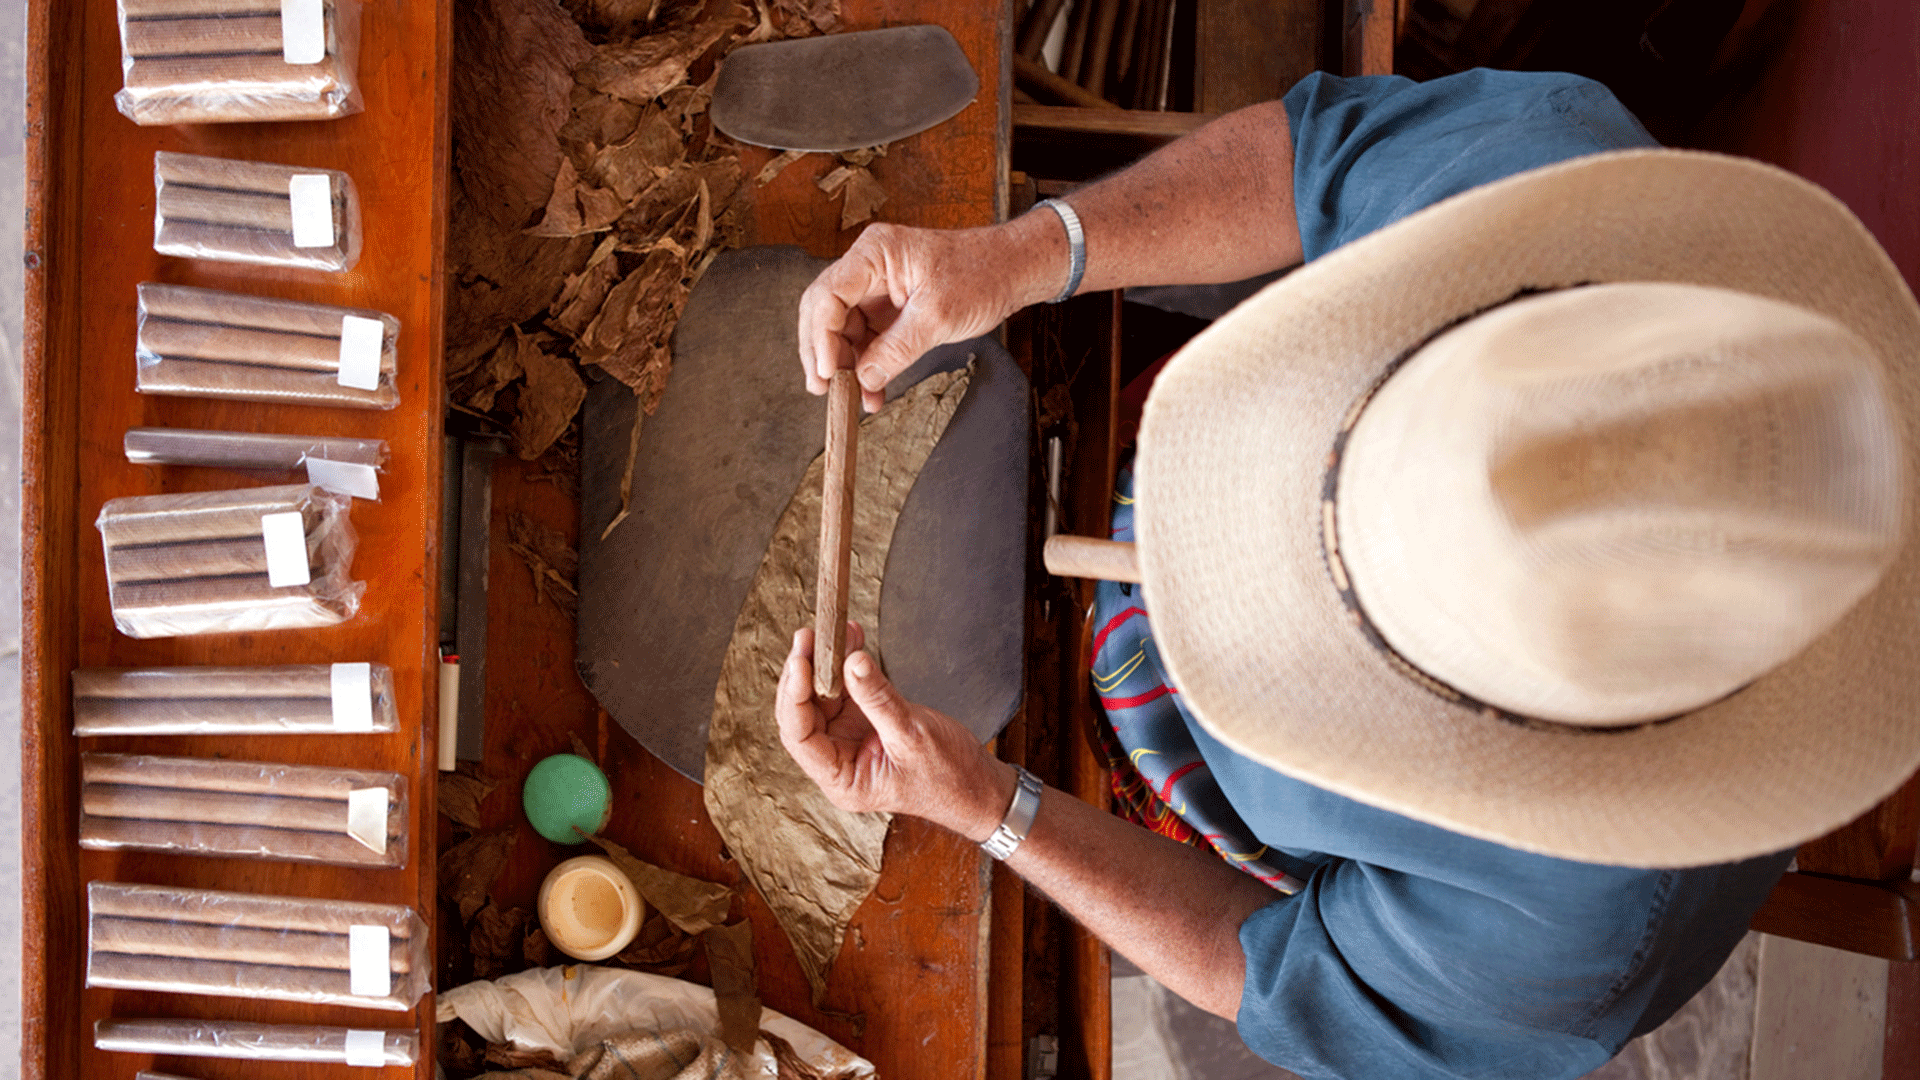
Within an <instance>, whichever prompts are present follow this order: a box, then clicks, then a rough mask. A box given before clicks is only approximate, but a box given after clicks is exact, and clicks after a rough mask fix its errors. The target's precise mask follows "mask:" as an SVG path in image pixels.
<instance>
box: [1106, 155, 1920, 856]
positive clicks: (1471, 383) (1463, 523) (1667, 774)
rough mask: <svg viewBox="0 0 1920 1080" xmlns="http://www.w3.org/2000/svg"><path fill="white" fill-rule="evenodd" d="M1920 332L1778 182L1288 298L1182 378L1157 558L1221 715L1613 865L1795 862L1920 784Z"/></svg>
mask: <svg viewBox="0 0 1920 1080" xmlns="http://www.w3.org/2000/svg"><path fill="white" fill-rule="evenodd" d="M1916 418H1920V307H1916V305H1915V303H1914V299H1913V296H1912V294H1911V293H1910V292H1909V291H1908V289H1907V287H1906V285H1905V284H1904V283H1903V282H1902V280H1901V278H1900V274H1899V272H1898V271H1897V270H1896V269H1895V268H1894V266H1893V264H1892V262H1891V261H1889V260H1888V258H1887V256H1886V255H1885V253H1883V252H1882V251H1881V250H1880V248H1879V246H1878V245H1877V244H1875V243H1874V241H1873V239H1872V237H1870V236H1869V235H1868V234H1867V232H1866V230H1865V229H1864V228H1863V227H1862V226H1861V225H1860V223H1859V222H1858V221H1857V220H1856V219H1855V218H1854V217H1853V215H1852V214H1850V213H1849V212H1848V211H1847V210H1846V209H1845V208H1844V207H1843V206H1841V205H1840V203H1839V202H1837V201H1836V200H1835V199H1833V198H1832V197H1831V196H1829V195H1827V194H1826V193H1825V192H1823V191H1821V190H1820V189H1818V188H1816V187H1814V186H1812V185H1811V184H1808V183H1806V182H1805V181H1802V180H1799V179H1797V178H1795V177H1793V176H1791V175H1789V174H1787V173H1785V172H1782V171H1780V170H1778V169H1774V168H1772V167H1770V166H1765V165H1761V164H1758V163H1756V162H1751V161H1745V160H1740V159H1736V158H1727V157H1720V156H1716V155H1708V154H1698V153H1686V152H1679V151H1630V152H1624V153H1616V154H1605V155H1598V156H1594V157H1587V158H1580V159H1577V160H1574V161H1570V162H1566V163H1562V164H1559V165H1555V166H1550V167H1548V168H1544V169H1539V170H1535V171H1533V172H1529V173H1525V174H1522V175H1519V176H1515V177H1510V178H1508V179H1506V180H1502V181H1500V182H1497V183H1494V184H1490V185H1487V186H1484V187H1480V188H1477V189H1475V190H1473V191H1469V192H1467V193H1465V194H1463V195H1459V196H1457V197H1455V198H1452V199H1449V200H1447V201H1446V202H1443V203H1440V204H1438V205H1436V206H1433V207H1430V208H1428V209H1426V210H1424V211H1422V212H1420V213H1418V214H1415V215H1412V216H1411V217H1408V218H1405V219H1403V220H1401V221H1399V222H1396V223H1395V224H1393V225H1391V226H1389V227H1387V228H1385V229H1381V230H1380V231H1378V232H1376V233H1373V234H1371V235H1369V236H1367V237H1365V238H1363V239H1361V240H1358V241H1356V242H1354V243H1352V244H1349V245H1347V246H1345V247H1343V248H1341V249H1339V250H1337V251H1335V252H1333V253H1331V254H1329V255H1327V256H1326V257H1325V258H1322V259H1320V260H1318V261H1316V262H1314V263H1313V264H1311V265H1309V266H1307V267H1306V268H1304V269H1302V270H1300V271H1298V272H1296V273H1294V274H1292V275H1290V276H1288V277H1286V278H1284V279H1282V280H1280V281H1279V282H1277V283H1275V284H1274V285H1272V286H1270V287H1269V288H1267V289H1266V290H1265V291H1263V292H1261V293H1260V294H1259V295H1258V296H1256V297H1254V298H1253V299H1252V300H1249V301H1248V302H1247V303H1245V304H1243V305H1241V306H1240V307H1239V308H1237V309H1235V310H1234V311H1233V312H1232V313H1230V314H1229V315H1228V316H1227V317H1226V318H1224V319H1222V320H1220V321H1219V322H1218V323H1216V324H1215V325H1214V326H1212V327H1211V328H1209V329H1208V330H1207V331H1206V332H1205V333H1203V334H1201V335H1200V336H1199V337H1197V338H1195V339H1194V341H1193V342H1192V343H1191V344H1189V345H1188V346H1187V347H1186V348H1185V349H1184V350H1182V351H1181V353H1180V354H1179V356H1177V357H1176V358H1175V359H1174V361H1173V362H1172V363H1170V364H1169V365H1168V367H1167V369H1166V370H1165V372H1163V373H1162V374H1161V376H1160V377H1159V379H1158V380H1157V382H1156V383H1155V385H1154V388H1153V392H1152V395H1151V396H1150V397H1149V399H1148V401H1147V405H1146V411H1145V415H1144V417H1143V420H1142V424H1141V431H1140V448H1139V455H1138V459H1137V462H1136V465H1135V487H1134V494H1135V497H1136V499H1137V503H1138V507H1137V513H1136V517H1135V536H1136V538H1137V548H1138V555H1139V562H1140V568H1141V572H1142V574H1143V579H1144V584H1145V588H1146V591H1147V595H1148V597H1149V599H1150V602H1151V603H1152V606H1153V612H1154V616H1153V620H1154V637H1155V642H1156V644H1157V646H1158V648H1159V651H1160V653H1161V655H1162V657H1163V659H1164V660H1165V663H1166V665H1167V667H1168V669H1169V674H1170V676H1171V677H1172V680H1173V682H1174V684H1175V685H1177V686H1178V687H1179V688H1180V692H1181V693H1182V695H1183V697H1184V699H1185V701H1186V702H1187V705H1188V707H1189V708H1190V709H1191V710H1192V712H1193V714H1194V715H1195V716H1196V717H1197V718H1198V720H1199V722H1200V723H1201V724H1202V725H1203V726H1204V727H1206V728H1207V730H1208V731H1210V732H1212V733H1213V734H1214V735H1215V736H1217V737H1218V738H1219V739H1220V740H1221V741H1223V742H1225V743H1226V744H1227V745H1229V746H1231V747H1233V748H1234V749H1236V750H1238V751H1239V752H1241V753H1243V754H1245V755H1247V756H1249V757H1251V758H1253V759H1255V760H1258V761H1260V762H1263V763H1265V764H1267V765H1269V766H1272V767H1273V768H1275V769H1277V770H1279V771H1281V772H1283V773H1286V774H1288V775H1290V776H1294V777H1297V778H1299V779H1302V780H1305V781H1308V782H1310V783H1313V784H1316V785H1318V786H1320V787H1323V788H1326V789H1328V790H1331V791H1334V792H1337V793H1339V794H1342V795H1346V796H1348V797H1351V798H1354V799H1357V800H1360V801H1361V802H1365V803H1369V804H1371V805H1374V806H1378V807H1381V808H1384V809H1387V810H1391V811H1395V812H1397V813H1401V814H1404V815H1407V816H1409V817H1413V818H1416V819H1419V820H1422V821H1427V822H1431V823H1433V824H1436V825H1440V826H1444V827H1446V828H1449V829H1452V830H1455V831H1457V832H1461V833H1465V834H1467V835H1470V836H1476V837H1481V838H1484V839H1487V840H1493V841H1497V842H1500V843H1503V844H1508V845H1511V846H1513V847H1517V848H1521V849H1524V850H1528V851H1534V852H1539V853H1542V854H1547V855H1555V856H1560V857H1564V858H1570V859H1578V860H1583V861H1588V862H1599V863H1613V864H1622V865H1632V866H1662V867H1664V866H1688V865H1699V864H1705V863H1713V862H1722V861H1729V860H1734V859H1741V858H1746V857H1750V856H1754V855H1759V854H1763V853H1766V852H1771V851H1778V850H1781V849H1784V848H1788V847H1792V846H1794V845H1796V844H1798V843H1800V842H1802V841H1805V840H1807V839H1809V838H1812V837H1814V836H1818V835H1820V834H1822V833H1824V832H1827V831H1829V830H1831V829H1834V828H1836V827H1838V826H1840V825H1842V824H1844V823H1846V822H1847V821H1849V820H1851V819H1852V818H1854V817H1856V816H1858V815H1859V814H1860V813H1861V812H1863V811H1865V810H1866V809H1867V808H1869V807H1870V806H1872V805H1873V804H1874V803H1875V802H1877V801H1879V800H1880V799H1882V798H1884V797H1885V796H1886V795H1887V794H1888V793H1889V792H1891V791H1892V790H1893V789H1894V788H1896V787H1897V786H1898V785H1899V784H1900V783H1901V782H1902V781H1903V780H1904V779H1905V778H1906V777H1907V776H1908V775H1910V774H1911V773H1913V771H1914V770H1915V768H1916V767H1917V766H1920V647H1916V645H1915V644H1914V641H1915V638H1916V635H1920V620H1917V619H1916V613H1920V603H1917V602H1920V544H1915V543H1906V542H1905V540H1906V539H1907V538H1908V537H1909V536H1910V535H1911V534H1912V533H1913V531H1914V530H1913V529H1912V528H1911V524H1912V522H1911V518H1912V516H1913V515H1914V514H1916V513H1920V498H1915V497H1914V492H1913V490H1912V485H1913V484H1914V482H1915V478H1916V477H1920V457H1916V446H1915V441H1914V440H1913V439H1912V438H1910V437H1908V432H1909V431H1911V430H1913V429H1914V428H1915V422H1916Z"/></svg>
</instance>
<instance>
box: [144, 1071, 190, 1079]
mask: <svg viewBox="0 0 1920 1080" xmlns="http://www.w3.org/2000/svg"><path fill="white" fill-rule="evenodd" d="M133 1080H190V1078H189V1077H185V1076H181V1075H179V1074H178V1073H163V1072H154V1071H153V1070H152V1069H141V1070H140V1071H139V1072H137V1073H134V1074H133Z"/></svg>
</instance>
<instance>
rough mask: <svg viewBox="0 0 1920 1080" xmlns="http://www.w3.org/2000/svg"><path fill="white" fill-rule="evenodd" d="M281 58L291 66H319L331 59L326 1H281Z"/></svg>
mask: <svg viewBox="0 0 1920 1080" xmlns="http://www.w3.org/2000/svg"><path fill="white" fill-rule="evenodd" d="M280 55H281V57H282V58H283V59H285V60H286V62H287V63H289V64H317V63H319V62H320V61H322V60H325V59H326V58H327V13H326V8H325V5H324V0H280Z"/></svg>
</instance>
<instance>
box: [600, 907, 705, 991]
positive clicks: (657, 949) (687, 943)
mask: <svg viewBox="0 0 1920 1080" xmlns="http://www.w3.org/2000/svg"><path fill="white" fill-rule="evenodd" d="M699 941H700V939H699V938H696V937H694V936H692V935H691V934H685V933H682V932H681V931H680V928H679V927H677V926H675V925H673V923H672V922H670V921H668V919H667V918H666V916H664V915H662V914H660V913H659V912H657V911H654V912H649V913H648V915H647V921H646V922H644V923H642V924H641V925H640V932H639V933H638V934H635V935H634V938H633V941H632V942H631V943H629V944H628V945H627V947H626V948H624V949H622V950H620V953H619V955H618V956H615V957H614V959H615V960H617V961H619V962H620V963H622V964H625V965H627V966H628V967H633V968H639V969H640V970H642V971H649V972H652V973H653V974H655V975H668V976H675V975H679V974H680V973H681V972H684V971H686V970H687V968H689V967H691V966H692V965H693V954H694V951H695V948H696V947H697V946H698V944H699Z"/></svg>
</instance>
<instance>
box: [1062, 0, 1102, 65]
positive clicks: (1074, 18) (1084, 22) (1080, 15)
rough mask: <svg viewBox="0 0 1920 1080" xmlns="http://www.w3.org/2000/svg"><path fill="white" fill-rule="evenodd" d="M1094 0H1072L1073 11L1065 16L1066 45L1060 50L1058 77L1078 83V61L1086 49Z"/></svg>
mask: <svg viewBox="0 0 1920 1080" xmlns="http://www.w3.org/2000/svg"><path fill="white" fill-rule="evenodd" d="M1093 5H1094V0H1073V12H1072V13H1071V14H1070V15H1068V16H1067V41H1066V46H1065V47H1064V48H1062V49H1061V50H1060V77H1061V78H1063V79H1065V80H1067V81H1068V82H1070V83H1075V84H1078V83H1079V82H1080V81H1081V79H1080V61H1081V59H1082V57H1083V56H1084V54H1085V53H1086V50H1087V30H1088V28H1089V27H1090V26H1091V25H1092V23H1093Z"/></svg>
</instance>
